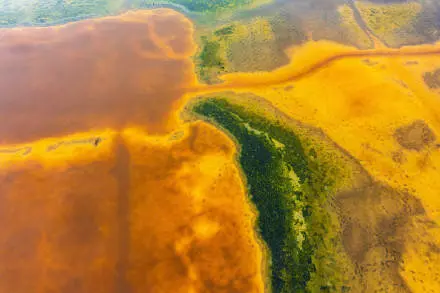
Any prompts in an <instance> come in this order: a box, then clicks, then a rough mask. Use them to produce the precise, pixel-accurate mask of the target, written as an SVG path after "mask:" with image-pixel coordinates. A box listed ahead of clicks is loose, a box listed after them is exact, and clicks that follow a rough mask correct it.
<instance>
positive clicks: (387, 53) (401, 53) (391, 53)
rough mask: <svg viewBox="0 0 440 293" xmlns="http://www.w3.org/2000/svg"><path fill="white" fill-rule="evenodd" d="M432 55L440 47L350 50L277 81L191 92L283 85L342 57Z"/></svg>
mask: <svg viewBox="0 0 440 293" xmlns="http://www.w3.org/2000/svg"><path fill="white" fill-rule="evenodd" d="M431 55H439V56H440V49H436V50H426V51H414V52H411V51H397V50H396V51H382V50H380V51H378V50H374V51H373V50H365V51H361V52H349V53H342V54H338V55H334V56H331V57H328V58H325V59H323V60H321V61H318V62H317V63H314V64H312V65H310V66H309V67H308V68H306V69H304V70H302V71H300V72H296V73H292V74H291V75H290V76H288V77H284V78H280V79H279V80H276V81H272V80H271V81H268V82H261V81H256V82H245V83H239V82H237V83H234V82H226V83H223V84H218V85H204V86H199V87H195V88H192V89H189V92H193V93H197V92H213V91H214V92H215V91H221V90H227V89H240V88H252V87H267V86H277V85H282V84H285V83H288V82H292V81H296V80H299V79H302V78H305V77H307V76H310V75H312V74H314V73H316V72H318V71H319V70H321V69H324V68H326V67H328V66H329V65H330V64H332V63H334V62H336V61H339V60H342V59H350V58H366V57H411V56H413V57H418V56H431ZM269 74H270V73H269Z"/></svg>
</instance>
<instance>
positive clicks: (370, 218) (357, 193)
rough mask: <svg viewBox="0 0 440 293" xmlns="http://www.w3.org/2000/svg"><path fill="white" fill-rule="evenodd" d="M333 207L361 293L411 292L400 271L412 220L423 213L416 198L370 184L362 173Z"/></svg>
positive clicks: (372, 182)
mask: <svg viewBox="0 0 440 293" xmlns="http://www.w3.org/2000/svg"><path fill="white" fill-rule="evenodd" d="M359 178H363V179H361V180H359V183H358V184H357V186H355V188H353V189H352V190H350V191H346V192H342V193H341V194H339V195H338V197H337V198H336V204H337V207H338V210H339V213H340V220H341V223H342V242H343V244H344V247H345V249H346V251H347V253H348V255H349V256H350V257H351V259H352V261H353V263H354V264H355V265H356V267H357V270H358V272H359V276H360V277H361V279H362V283H363V288H364V291H363V292H410V291H409V289H408V287H407V286H406V284H405V281H404V280H403V279H402V277H401V275H400V272H399V269H400V266H401V264H402V255H403V253H404V249H405V241H406V240H405V239H406V237H407V235H406V233H408V230H409V225H410V223H411V220H412V219H413V218H414V217H416V216H422V215H424V214H425V212H424V209H423V207H422V204H421V203H420V201H419V200H418V199H416V198H415V197H413V196H412V195H410V194H408V193H403V192H398V191H396V190H393V189H391V188H390V187H387V186H385V185H382V184H380V183H377V182H374V181H372V179H371V178H370V177H369V176H368V175H366V174H365V173H364V174H363V175H362V176H360V177H359Z"/></svg>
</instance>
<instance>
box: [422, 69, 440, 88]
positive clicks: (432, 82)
mask: <svg viewBox="0 0 440 293" xmlns="http://www.w3.org/2000/svg"><path fill="white" fill-rule="evenodd" d="M423 80H424V81H425V83H426V84H427V85H428V86H429V88H431V89H438V88H440V69H437V70H435V71H433V72H426V73H425V74H424V75H423Z"/></svg>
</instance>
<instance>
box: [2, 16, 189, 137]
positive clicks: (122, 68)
mask: <svg viewBox="0 0 440 293" xmlns="http://www.w3.org/2000/svg"><path fill="white" fill-rule="evenodd" d="M2 35H3V37H2V40H1V42H0V64H1V65H0V117H1V122H2V123H0V143H1V144H10V143H21V142H27V141H33V140H35V139H39V138H42V137H52V136H62V135H66V134H70V133H73V132H81V131H87V130H90V129H99V128H103V127H111V128H115V129H120V128H122V127H124V126H133V125H138V126H142V127H144V128H145V129H146V130H148V131H149V132H150V133H151V132H155V133H163V132H164V131H167V130H170V123H171V122H170V121H168V118H170V116H169V114H170V111H171V109H172V108H173V103H174V102H175V101H176V100H177V99H179V98H180V97H181V96H182V94H183V93H184V90H183V88H187V87H188V85H190V84H192V83H193V82H194V80H195V77H194V73H193V71H194V70H193V65H192V62H191V55H192V54H193V51H194V49H195V46H194V44H193V41H192V25H191V23H190V22H189V21H188V20H187V19H186V18H184V17H183V16H182V15H181V14H178V13H175V12H172V11H171V10H155V11H154V12H152V11H140V12H131V13H127V14H124V15H122V16H118V17H108V18H103V19H97V20H86V21H81V22H78V23H74V24H68V25H65V26H60V27H47V28H26V29H12V30H3V31H2ZM171 124H172V123H171Z"/></svg>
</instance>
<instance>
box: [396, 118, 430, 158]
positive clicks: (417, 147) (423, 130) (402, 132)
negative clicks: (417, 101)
mask: <svg viewBox="0 0 440 293" xmlns="http://www.w3.org/2000/svg"><path fill="white" fill-rule="evenodd" d="M394 137H395V139H396V140H397V142H398V143H399V144H400V145H401V146H402V147H404V148H405V149H408V150H413V151H417V152H420V151H422V150H423V149H424V148H426V147H428V146H430V145H431V144H432V143H434V142H435V140H436V136H435V134H434V132H433V131H432V129H431V128H429V126H428V125H427V124H426V122H424V121H423V120H416V121H414V122H413V123H411V124H409V125H405V126H402V127H399V128H398V129H396V131H395V132H394Z"/></svg>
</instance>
